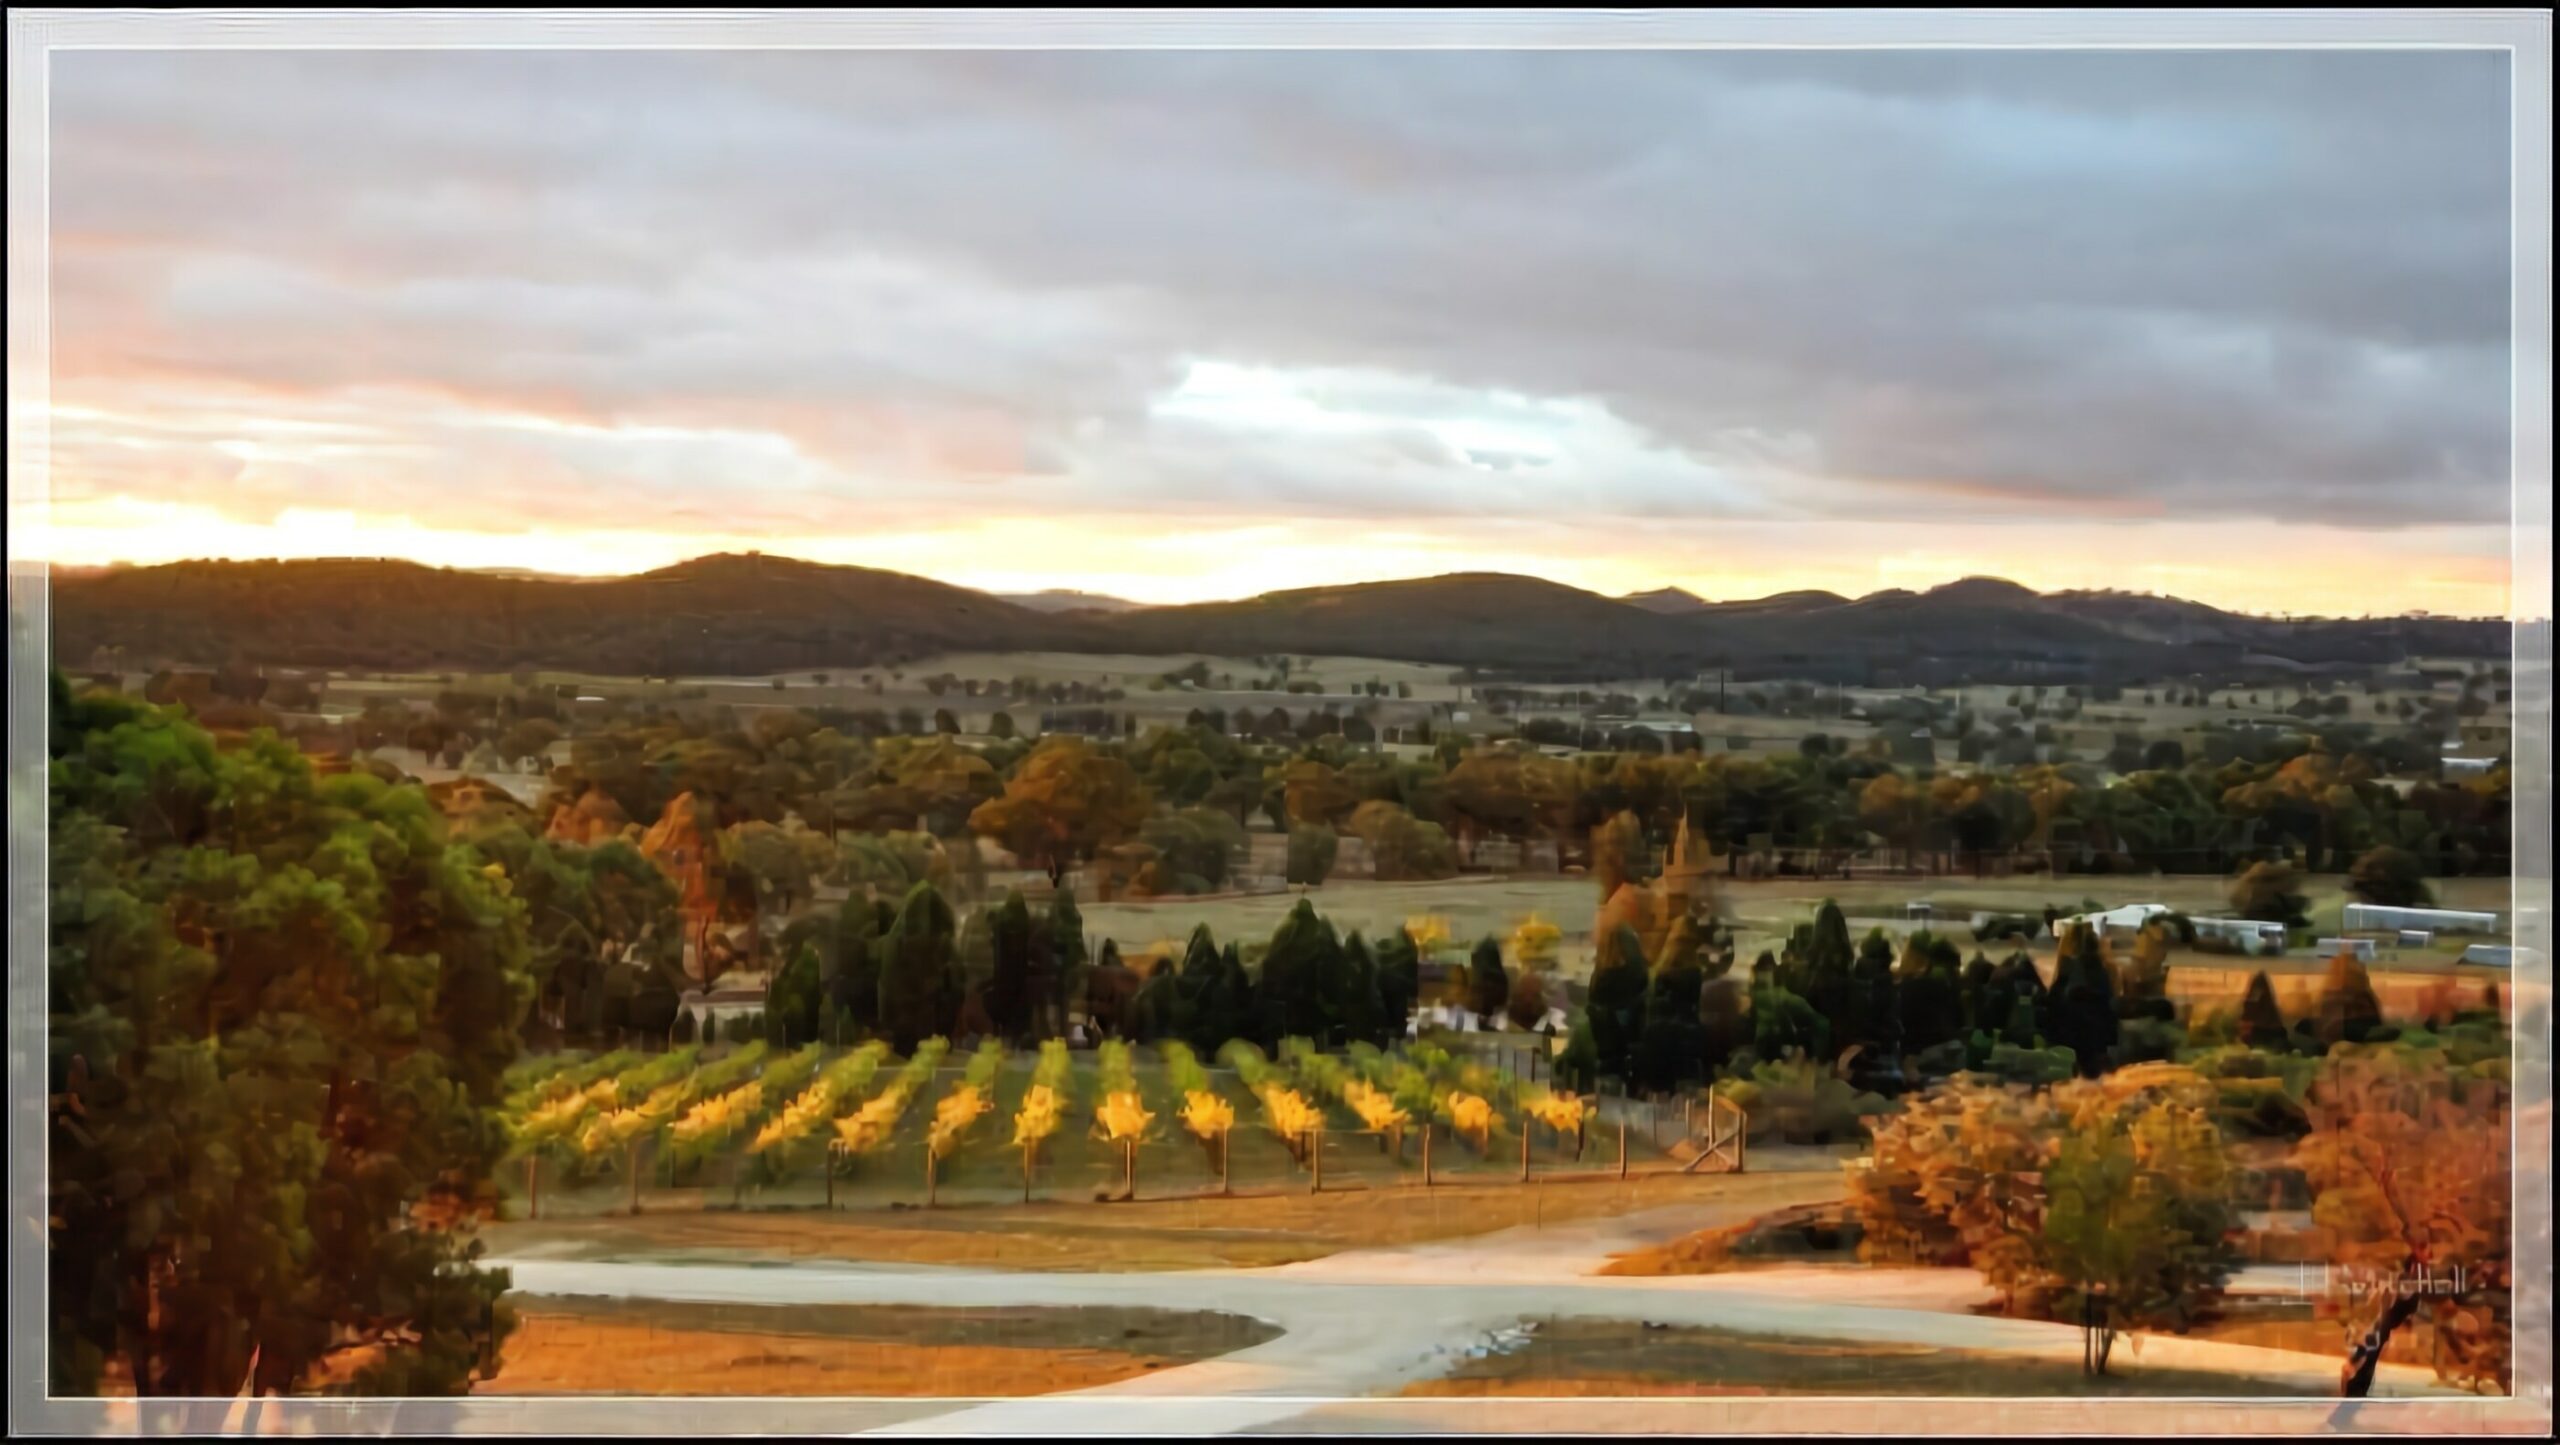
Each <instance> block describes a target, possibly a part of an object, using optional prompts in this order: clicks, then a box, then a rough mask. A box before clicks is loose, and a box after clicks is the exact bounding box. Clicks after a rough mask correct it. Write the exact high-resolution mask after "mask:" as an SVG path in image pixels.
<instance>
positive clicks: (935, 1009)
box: [879, 883, 960, 1054]
mask: <svg viewBox="0 0 2560 1445" xmlns="http://www.w3.org/2000/svg"><path fill="white" fill-rule="evenodd" d="M958 936H959V924H958V920H956V919H955V918H953V917H952V914H951V905H950V904H949V903H947V902H945V901H943V897H942V894H941V891H940V890H938V889H936V888H935V887H934V886H933V885H932V884H931V883H918V884H917V885H915V887H913V888H911V889H909V890H908V891H907V898H906V902H904V903H902V904H900V905H899V907H898V914H897V918H896V920H895V921H894V922H892V923H891V924H890V925H889V932H888V933H887V935H886V936H884V937H883V938H882V939H881V940H880V949H879V953H880V1013H879V1018H880V1028H881V1031H882V1032H883V1033H885V1034H886V1035H887V1036H888V1038H889V1042H890V1047H891V1048H894V1049H896V1050H897V1051H898V1052H899V1053H900V1054H911V1053H914V1052H915V1048H916V1045H917V1044H919V1043H921V1042H923V1041H924V1040H925V1039H928V1038H931V1037H934V1036H935V1035H937V1034H941V1033H943V1032H945V1031H946V1030H947V1029H949V1028H950V1026H951V1019H952V1016H953V1014H954V1013H956V1012H957V1011H958V1009H959V1006H960V976H959V975H960V968H959V958H958V954H957V951H956V945H957V941H958Z"/></svg>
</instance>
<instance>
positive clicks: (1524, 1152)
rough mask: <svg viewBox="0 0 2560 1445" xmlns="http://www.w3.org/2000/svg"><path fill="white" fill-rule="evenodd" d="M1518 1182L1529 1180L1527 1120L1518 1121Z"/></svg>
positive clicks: (1524, 1182)
mask: <svg viewBox="0 0 2560 1445" xmlns="http://www.w3.org/2000/svg"><path fill="white" fill-rule="evenodd" d="M1520 1182H1521V1183H1523V1184H1526V1183H1528V1182H1529V1121H1528V1120H1527V1119H1522V1120H1521V1121H1520Z"/></svg>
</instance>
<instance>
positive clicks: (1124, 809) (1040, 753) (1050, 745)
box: [969, 737, 1153, 885]
mask: <svg viewBox="0 0 2560 1445" xmlns="http://www.w3.org/2000/svg"><path fill="white" fill-rule="evenodd" d="M1152 807H1153V804H1152V803H1151V801H1150V800H1149V798H1148V796H1147V790H1146V788H1145V786H1144V785H1143V784H1141V783H1140V782H1139V781H1138V775H1137V774H1136V773H1134V772H1132V771H1130V768H1129V765H1128V764H1127V763H1125V762H1123V761H1121V760H1120V759H1119V758H1117V757H1113V756H1111V755H1110V754H1107V753H1103V752H1100V751H1097V750H1096V749H1095V748H1094V747H1093V746H1092V745H1091V744H1090V743H1087V742H1085V741H1084V740H1083V739H1081V738H1073V737H1053V738H1047V739H1044V740H1042V742H1041V743H1040V745H1039V746H1038V747H1036V748H1033V749H1032V750H1031V755H1030V756H1029V757H1027V758H1024V759H1023V760H1022V764H1021V766H1020V767H1018V768H1016V769H1015V770H1014V774H1013V776H1012V777H1011V778H1009V779H1007V780H1006V782H1005V785H1004V794H1003V796H1001V797H997V798H990V799H988V800H987V801H986V802H983V803H980V804H979V805H978V806H977V808H976V809H975V810H974V811H972V812H971V813H970V814H969V827H970V829H971V830H972V831H974V832H976V833H978V834H979V835H980V836H982V837H988V838H993V839H995V840H996V842H997V844H998V845H999V846H1001V847H1003V848H1005V849H1007V850H1009V851H1010V852H1012V853H1013V854H1014V856H1016V857H1018V858H1021V859H1023V860H1024V861H1026V862H1029V863H1031V864H1033V865H1034V866H1036V867H1039V868H1043V869H1045V870H1047V872H1048V874H1049V881H1050V882H1051V883H1052V884H1053V885H1055V884H1060V883H1063V882H1064V881H1065V879H1066V875H1067V870H1068V869H1069V868H1071V867H1073V866H1075V865H1076V864H1077V863H1079V862H1082V861H1083V860H1085V859H1087V858H1090V857H1092V856H1093V855H1094V853H1095V852H1097V851H1099V850H1100V849H1102V848H1106V847H1109V846H1110V845H1112V844H1115V843H1121V842H1126V841H1127V840H1129V839H1130V838H1132V837H1135V836H1136V834H1137V832H1138V830H1139V829H1140V828H1141V827H1143V826H1145V824H1146V821H1147V817H1148V815H1149V813H1150V812H1151V811H1152Z"/></svg>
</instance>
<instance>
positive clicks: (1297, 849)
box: [1265, 823, 1341, 888]
mask: <svg viewBox="0 0 2560 1445" xmlns="http://www.w3.org/2000/svg"><path fill="white" fill-rule="evenodd" d="M1340 846H1341V840H1340V839H1339V838H1337V837H1336V836H1335V834H1334V831H1333V830H1332V829H1331V828H1328V827H1325V826H1324V825H1323V824H1321V823H1310V824H1304V825H1301V826H1299V827H1295V828H1292V829H1290V830H1289V860H1288V881H1289V882H1291V883H1294V884H1299V885H1302V886H1305V887H1309V888H1313V887H1315V886H1317V885H1319V884H1321V883H1323V882H1324V880H1325V879H1327V878H1329V877H1331V876H1333V857H1334V853H1335V852H1336V851H1337V850H1338V849H1339V848H1340ZM1265 876H1268V875H1265Z"/></svg>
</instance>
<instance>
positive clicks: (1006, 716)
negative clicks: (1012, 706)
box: [987, 712, 1013, 741]
mask: <svg viewBox="0 0 2560 1445" xmlns="http://www.w3.org/2000/svg"><path fill="white" fill-rule="evenodd" d="M987 736H989V737H992V738H999V739H1004V740H1007V741H1010V740H1011V739H1012V737H1013V714H1011V713H1009V712H1000V713H997V714H996V715H995V716H994V717H991V718H989V719H987Z"/></svg>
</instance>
